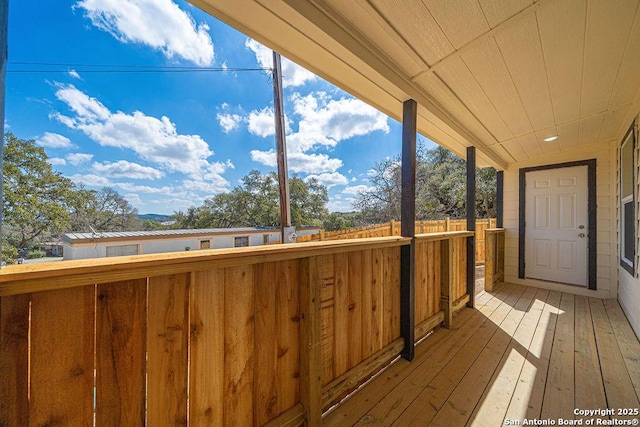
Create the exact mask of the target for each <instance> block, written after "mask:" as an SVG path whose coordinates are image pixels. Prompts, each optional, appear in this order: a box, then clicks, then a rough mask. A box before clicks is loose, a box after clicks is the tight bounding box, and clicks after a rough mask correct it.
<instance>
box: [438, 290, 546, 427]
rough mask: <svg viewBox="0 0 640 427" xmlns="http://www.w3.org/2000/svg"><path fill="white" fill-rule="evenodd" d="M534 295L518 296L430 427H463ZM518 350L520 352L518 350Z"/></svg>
mask: <svg viewBox="0 0 640 427" xmlns="http://www.w3.org/2000/svg"><path fill="white" fill-rule="evenodd" d="M535 293H536V289H534V288H528V289H526V291H525V292H524V293H523V294H522V297H521V298H520V299H519V300H518V302H517V303H516V304H515V305H514V306H513V309H512V310H511V311H510V312H509V315H508V316H507V317H506V318H505V320H504V321H503V322H502V323H501V324H500V326H499V330H498V331H497V332H496V333H495V334H494V335H493V337H492V338H491V340H490V341H489V343H488V344H487V346H486V347H485V348H484V349H483V351H482V353H481V354H480V356H479V357H478V359H477V360H476V362H475V363H474V364H473V366H472V367H471V368H470V369H469V370H468V372H467V374H466V375H465V376H464V378H462V380H461V381H460V383H459V384H458V385H457V386H456V388H455V390H454V391H453V393H452V394H451V395H450V396H449V399H448V400H447V402H446V405H444V406H443V407H442V409H441V410H440V411H439V412H438V414H437V415H436V416H435V417H434V418H433V421H432V422H431V424H430V425H432V426H443V425H452V426H463V425H465V424H466V422H467V421H468V420H469V417H470V416H471V414H472V413H473V410H474V408H475V407H476V405H477V403H478V401H479V400H480V398H481V396H482V395H483V393H484V391H485V389H486V388H487V387H488V386H489V384H490V382H491V379H492V378H493V376H494V372H495V371H496V370H497V369H499V365H500V361H501V360H502V358H503V356H504V354H505V352H506V351H507V350H508V349H509V343H510V342H511V337H512V336H513V335H514V334H515V332H516V330H517V329H518V327H519V325H520V323H521V322H522V319H523V318H524V315H525V312H526V311H527V310H528V309H529V307H530V306H531V304H532V302H533V298H534V296H535ZM520 351H521V352H522V353H524V351H522V349H520ZM501 424H502V422H501V421H499V422H498V425H501Z"/></svg>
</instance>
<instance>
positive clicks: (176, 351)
mask: <svg viewBox="0 0 640 427" xmlns="http://www.w3.org/2000/svg"><path fill="white" fill-rule="evenodd" d="M148 301H149V302H148V304H149V305H148V307H149V308H148V310H149V312H148V325H147V351H148V354H147V357H148V362H147V363H148V374H147V387H148V389H147V390H148V391H147V408H148V409H147V414H148V424H149V425H167V426H168V425H181V424H185V423H186V421H187V373H188V366H187V361H188V348H187V344H188V339H189V323H188V314H187V310H188V304H189V275H187V274H176V275H171V276H161V277H152V278H150V279H149V292H148Z"/></svg>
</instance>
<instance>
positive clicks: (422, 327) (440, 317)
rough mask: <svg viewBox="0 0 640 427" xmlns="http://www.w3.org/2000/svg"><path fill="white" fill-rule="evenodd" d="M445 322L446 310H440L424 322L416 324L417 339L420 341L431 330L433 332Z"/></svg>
mask: <svg viewBox="0 0 640 427" xmlns="http://www.w3.org/2000/svg"><path fill="white" fill-rule="evenodd" d="M442 322H444V311H440V312H438V313H436V314H434V315H433V316H431V317H430V318H428V319H427V320H425V321H424V322H422V323H420V324H419V325H418V326H416V331H415V339H416V341H420V340H421V339H422V338H424V337H425V336H426V335H427V334H428V333H429V332H431V331H432V330H433V329H434V328H437V327H438V326H440V325H441V324H442Z"/></svg>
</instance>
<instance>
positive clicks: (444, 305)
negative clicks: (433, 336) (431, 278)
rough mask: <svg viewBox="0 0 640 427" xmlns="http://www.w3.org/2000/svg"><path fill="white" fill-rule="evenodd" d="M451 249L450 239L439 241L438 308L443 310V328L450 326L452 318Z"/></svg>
mask: <svg viewBox="0 0 640 427" xmlns="http://www.w3.org/2000/svg"><path fill="white" fill-rule="evenodd" d="M452 251H453V245H452V244H451V240H443V241H442V242H441V243H440V309H441V310H442V311H443V312H444V327H445V328H450V327H451V321H452V319H453V308H452V303H453V300H452V293H453V292H452V290H451V286H452V280H453V265H452V264H451V260H452V259H453V256H452Z"/></svg>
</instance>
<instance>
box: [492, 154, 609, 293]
mask: <svg viewBox="0 0 640 427" xmlns="http://www.w3.org/2000/svg"><path fill="white" fill-rule="evenodd" d="M613 145H614V144H612V146H613ZM612 146H609V145H607V144H594V145H591V146H588V147H580V148H578V149H573V150H567V151H562V152H559V153H553V154H549V155H546V156H544V157H541V158H540V157H539V158H537V159H534V160H527V161H523V162H520V163H515V164H512V165H510V166H509V168H508V169H507V170H505V172H504V227H505V228H506V238H505V281H507V282H511V283H518V284H524V285H533V286H537V287H543V288H547V289H554V290H559V291H563V292H571V293H577V294H581V295H589V296H595V297H600V298H615V296H616V286H615V284H616V281H617V277H616V273H617V268H615V262H616V229H615V227H612V216H611V212H615V203H616V201H615V197H614V195H615V194H616V193H615V182H616V181H615V157H614V156H615V148H613V150H614V155H613V156H612V154H611V151H612ZM589 159H596V197H597V213H596V216H597V231H596V232H597V239H598V244H597V252H596V259H597V291H591V290H588V289H585V288H582V287H578V286H572V285H563V284H558V283H551V282H545V281H541V280H533V279H519V278H518V232H519V223H518V221H519V220H518V218H519V206H518V200H519V189H518V183H519V170H520V168H527V167H534V166H543V165H551V164H556V163H564V162H574V161H580V160H589Z"/></svg>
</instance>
